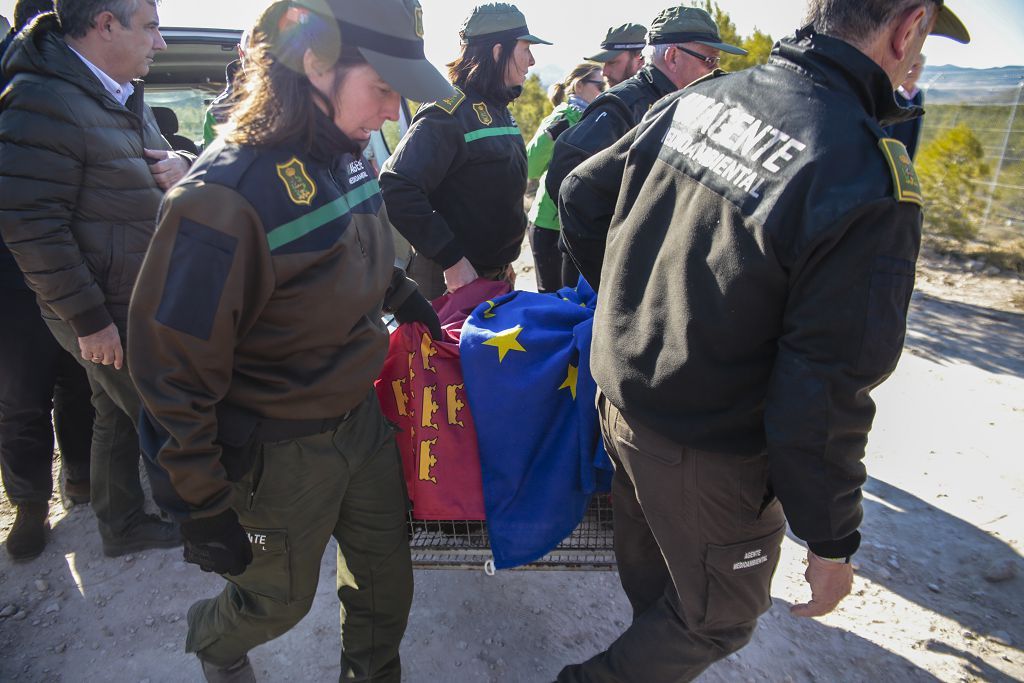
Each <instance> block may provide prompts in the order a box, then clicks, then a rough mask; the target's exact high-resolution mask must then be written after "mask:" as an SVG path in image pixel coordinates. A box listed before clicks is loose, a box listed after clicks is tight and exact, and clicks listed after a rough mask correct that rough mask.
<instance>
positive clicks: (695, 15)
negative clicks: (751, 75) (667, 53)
mask: <svg viewBox="0 0 1024 683" xmlns="http://www.w3.org/2000/svg"><path fill="white" fill-rule="evenodd" d="M647 42H649V43H650V44H651V45H664V44H666V43H672V44H678V43H700V44H701V45H707V46H708V47H713V48H716V49H718V50H721V51H722V52H728V53H729V54H733V55H745V54H747V51H746V50H744V49H743V48H742V47H736V46H735V45H729V44H728V43H723V42H722V37H721V36H720V35H719V34H718V25H717V24H716V23H715V20H714V19H712V18H711V15H710V14H708V13H707V12H705V11H704V10H702V9H699V8H697V7H669V8H668V9H663V10H661V12H659V13H658V16H656V17H654V21H653V22H651V31H650V33H648V34H647Z"/></svg>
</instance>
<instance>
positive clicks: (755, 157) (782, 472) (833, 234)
mask: <svg viewBox="0 0 1024 683" xmlns="http://www.w3.org/2000/svg"><path fill="white" fill-rule="evenodd" d="M809 5H810V11H809V13H808V25H807V26H806V27H805V28H803V29H801V30H800V31H798V32H797V34H796V35H795V36H794V37H792V38H788V39H785V40H783V41H782V42H780V43H779V44H778V45H776V47H775V49H774V50H773V52H772V55H771V59H770V61H769V63H768V64H766V65H764V66H758V67H754V68H752V69H747V70H745V71H742V72H739V73H735V74H729V75H726V76H723V77H721V78H716V79H711V80H708V81H705V82H701V83H698V84H695V85H693V86H692V87H690V88H687V89H685V90H683V91H682V92H680V93H677V94H675V95H672V96H670V97H667V98H665V99H664V100H662V101H661V102H660V103H659V104H657V105H655V107H654V109H653V110H652V111H651V112H650V114H649V115H648V116H646V117H645V118H644V120H643V121H642V122H641V123H640V125H639V126H637V127H636V128H635V129H633V130H632V131H630V132H629V133H628V134H627V135H626V136H625V137H624V138H622V140H620V141H619V142H618V143H616V144H615V145H613V146H612V147H611V148H609V149H608V150H606V151H604V152H602V153H600V154H598V155H596V156H595V157H594V158H592V159H591V160H589V161H587V162H586V163H584V164H582V165H581V166H580V167H579V168H577V169H576V170H575V171H573V173H571V174H570V175H569V177H568V178H566V180H565V182H564V183H563V184H562V194H561V197H560V199H561V207H562V212H561V215H560V218H561V225H562V232H563V235H564V236H565V241H566V243H567V245H568V247H569V249H570V251H571V252H572V255H573V257H574V261H575V262H576V263H577V264H578V265H579V266H580V269H581V271H582V273H583V275H584V276H586V277H587V278H588V280H589V279H591V278H592V277H595V276H596V275H597V274H599V273H601V272H602V271H603V279H604V283H605V284H604V286H603V287H602V288H601V296H600V299H599V302H598V306H597V313H596V316H595V318H594V342H593V347H592V350H591V361H590V362H591V368H592V370H593V373H594V379H595V380H597V385H598V388H599V390H600V397H599V409H600V412H601V427H602V431H603V433H604V443H605V446H606V447H607V448H608V451H609V453H610V454H611V456H612V458H613V460H614V461H615V464H616V471H615V480H614V483H613V485H612V494H613V495H612V500H613V504H614V506H615V553H616V558H617V561H618V568H619V575H620V577H621V579H622V584H623V587H624V589H625V591H626V593H627V595H628V596H629V599H630V602H631V603H632V606H633V612H634V618H633V622H632V625H631V626H630V627H629V628H628V629H627V630H626V632H625V633H624V634H623V635H622V636H621V637H620V638H619V639H618V640H616V641H615V642H614V643H613V644H612V645H611V647H610V648H609V649H608V650H607V651H606V652H604V653H601V654H599V655H597V656H596V657H594V658H593V659H591V660H590V661H588V662H586V663H584V664H582V665H579V666H572V667H567V668H566V669H565V670H563V671H562V673H561V675H560V676H559V679H558V680H559V681H588V682H593V681H623V680H629V681H673V682H677V681H688V680H691V679H693V678H695V677H696V676H697V675H699V674H700V672H701V671H703V670H704V669H705V668H706V667H707V666H708V665H710V664H711V663H712V662H714V661H716V660H718V659H720V658H722V657H725V656H727V655H729V654H730V653H731V652H734V651H735V650H737V649H739V648H741V647H743V645H744V644H746V642H747V641H748V640H749V639H750V637H751V635H752V633H753V631H754V627H755V625H756V624H757V619H758V617H759V616H760V615H761V614H762V613H764V611H765V610H767V609H768V607H769V606H770V605H771V593H770V587H771V578H772V574H773V572H774V570H775V566H776V565H777V563H778V559H779V552H780V545H781V543H782V539H783V537H784V536H785V534H786V522H787V521H788V522H789V528H790V529H792V532H793V534H794V535H796V536H797V537H798V538H800V539H802V540H803V541H804V542H806V543H807V545H808V551H807V562H808V568H807V572H806V574H805V576H806V578H807V581H808V583H809V584H810V588H811V600H810V601H809V602H808V603H806V604H801V605H796V606H794V607H793V608H792V613H793V614H794V615H796V616H802V617H816V616H821V615H824V614H827V613H828V612H830V611H831V610H832V609H834V608H835V607H836V606H837V605H838V604H839V602H840V601H841V600H842V599H843V598H844V597H845V596H846V595H847V594H848V593H849V591H850V588H851V585H852V581H853V570H852V566H851V565H850V556H851V555H853V554H854V553H855V552H856V551H857V548H858V546H859V544H860V532H859V531H858V529H859V527H860V523H861V517H862V510H861V487H862V486H863V485H864V482H865V478H866V473H865V469H864V465H863V463H862V459H863V457H864V449H865V444H866V442H867V435H868V432H869V431H870V429H871V422H872V419H873V417H874V404H873V402H872V400H871V398H870V392H871V390H872V389H873V388H874V387H875V386H877V385H878V384H880V383H881V382H882V381H883V380H884V379H885V378H886V377H887V376H888V375H889V373H891V372H892V371H893V368H894V367H895V365H896V361H897V360H898V358H899V356H900V352H901V350H902V347H903V339H904V332H905V329H906V315H907V307H908V305H909V303H910V295H911V291H912V290H913V286H914V262H915V260H916V258H917V253H918V248H919V246H920V239H921V206H922V203H923V199H922V196H921V189H920V184H919V183H918V181H917V176H916V174H915V172H914V167H913V164H912V162H911V160H910V157H909V155H907V153H906V149H905V148H904V147H903V145H902V144H901V143H900V142H899V141H897V140H893V139H891V138H887V137H886V135H885V133H884V131H883V129H882V125H885V124H888V123H893V122H895V121H897V120H900V119H901V118H905V117H907V116H916V115H920V114H921V113H922V112H921V111H920V110H919V109H918V110H916V111H909V110H905V109H901V108H900V107H898V106H897V104H896V102H895V100H894V98H893V88H894V87H895V84H897V83H899V82H901V81H902V80H903V78H904V76H905V75H906V73H907V68H908V67H909V65H910V63H911V62H912V61H913V59H914V57H915V56H916V55H917V53H918V52H919V51H920V49H921V45H922V44H923V43H924V40H925V38H926V37H927V36H928V34H929V33H936V34H941V35H948V36H950V37H954V38H956V39H957V40H960V41H961V42H967V41H968V40H969V36H968V34H967V31H966V29H965V28H964V27H963V24H961V23H960V21H959V20H958V19H956V17H955V16H954V15H953V14H952V12H950V11H949V10H948V9H946V8H945V7H944V6H943V5H942V3H941V2H939V1H938V0H810V2H809ZM605 245H607V250H606V251H605ZM595 247H600V249H597V248H595ZM599 252H600V253H603V262H602V260H594V259H592V258H591V257H592V256H593V255H594V254H597V253H599ZM776 496H777V498H776ZM779 666H784V664H783V663H780V664H779Z"/></svg>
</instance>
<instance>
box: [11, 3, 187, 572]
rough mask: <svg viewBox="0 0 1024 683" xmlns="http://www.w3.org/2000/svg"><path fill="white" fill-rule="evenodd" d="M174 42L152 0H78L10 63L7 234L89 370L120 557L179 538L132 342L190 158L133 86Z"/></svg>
mask: <svg viewBox="0 0 1024 683" xmlns="http://www.w3.org/2000/svg"><path fill="white" fill-rule="evenodd" d="M126 6H130V7H134V8H135V9H134V12H126V11H125V7H126ZM58 17H59V18H58ZM164 48H166V43H164V41H163V38H162V37H161V36H160V32H159V21H158V17H157V11H156V5H155V3H154V2H152V0H149V1H146V0H144V1H142V2H138V3H134V4H132V3H123V2H117V1H116V0H76V1H75V2H71V1H68V2H58V3H57V13H56V14H45V15H42V16H40V17H38V18H37V19H36V20H35V22H33V23H32V24H31V25H29V26H28V27H26V28H25V30H23V31H22V32H21V33H20V34H18V36H17V37H16V38H15V40H14V42H13V43H12V44H11V47H10V49H9V50H8V51H7V54H6V55H5V56H4V60H3V71H4V73H5V75H6V76H7V77H8V78H9V79H10V84H9V86H8V87H7V89H6V90H5V91H4V92H3V95H2V96H0V232H2V235H3V239H4V241H5V242H6V244H7V246H8V247H9V248H10V250H11V252H13V254H14V257H15V259H16V260H17V263H18V266H19V268H20V269H21V271H22V272H23V273H24V275H25V279H26V281H27V282H28V284H29V286H30V287H31V288H32V290H33V291H34V292H35V293H36V296H37V298H38V301H39V305H40V308H41V309H42V313H43V317H44V318H45V320H46V324H47V325H48V326H49V328H50V331H51V332H52V334H53V336H54V337H55V338H56V339H57V341H58V342H59V343H60V344H61V346H63V347H64V349H65V350H66V351H68V352H69V353H71V354H73V355H74V356H75V357H76V358H78V360H79V362H81V363H82V364H83V365H84V366H85V368H86V372H87V373H88V375H89V382H90V384H91V385H92V389H93V405H94V407H95V409H96V420H95V425H94V430H93V431H94V434H93V444H92V466H91V471H92V477H91V480H92V506H93V509H94V510H95V512H96V516H97V519H98V522H99V528H100V535H101V537H102V540H103V548H104V552H105V553H106V554H107V555H108V556H116V555H122V554H125V553H129V552H135V551H138V550H143V549H147V548H154V547H171V546H174V545H177V544H178V543H180V538H179V536H178V533H177V529H176V528H175V527H174V526H173V525H171V524H168V523H165V522H162V521H160V520H159V519H157V518H155V517H152V516H149V515H146V514H144V513H143V510H142V508H143V500H144V497H143V493H142V487H141V485H140V482H139V476H138V461H139V443H138V436H137V435H136V433H135V421H136V419H137V418H138V415H139V409H140V405H139V398H138V394H137V393H136V391H135V388H134V386H133V384H132V381H131V379H130V378H129V376H128V370H127V368H126V367H125V366H124V351H123V348H124V346H123V342H122V340H123V339H124V336H125V325H126V322H127V315H128V302H129V299H130V297H131V293H132V288H133V287H134V285H135V279H136V276H137V275H138V272H139V266H140V265H141V263H142V258H143V256H144V255H145V253H146V249H147V247H148V246H149V241H150V238H151V237H152V235H153V231H154V228H155V220H156V214H157V209H158V207H159V204H160V200H161V198H162V197H163V193H164V191H165V190H166V189H168V188H169V187H170V186H171V185H173V184H174V183H175V182H177V180H178V179H180V178H181V177H182V176H183V175H184V172H185V171H186V170H187V168H188V165H189V160H188V159H187V158H186V157H185V156H183V155H180V154H177V153H174V152H172V151H170V150H169V149H168V147H169V146H168V144H167V142H166V141H165V140H164V139H163V138H162V137H161V136H160V132H159V130H158V128H157V125H156V121H155V120H154V118H153V114H152V112H151V111H150V110H149V108H148V107H147V106H145V104H144V103H143V97H142V95H143V93H142V84H141V82H134V83H133V82H132V81H133V79H135V78H138V77H141V76H144V75H145V74H146V73H148V71H149V65H150V63H151V62H152V60H153V56H154V54H155V52H156V51H158V50H162V49H164Z"/></svg>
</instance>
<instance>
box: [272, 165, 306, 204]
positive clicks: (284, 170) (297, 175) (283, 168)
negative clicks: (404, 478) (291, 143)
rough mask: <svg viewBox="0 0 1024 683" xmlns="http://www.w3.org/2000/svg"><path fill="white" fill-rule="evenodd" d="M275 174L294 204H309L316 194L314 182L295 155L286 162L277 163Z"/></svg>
mask: <svg viewBox="0 0 1024 683" xmlns="http://www.w3.org/2000/svg"><path fill="white" fill-rule="evenodd" d="M277 175H278V177H280V178H281V181H282V182H283V183H284V186H285V188H286V189H287V190H288V198H289V199H291V200H292V202H293V203H295V204H304V205H305V206H309V205H310V203H312V201H313V197H315V196H316V183H314V182H313V179H312V178H310V177H309V174H308V173H306V167H305V166H304V165H303V163H302V162H301V161H299V160H298V158H296V157H292V158H291V160H289V161H288V162H287V163H284V164H277Z"/></svg>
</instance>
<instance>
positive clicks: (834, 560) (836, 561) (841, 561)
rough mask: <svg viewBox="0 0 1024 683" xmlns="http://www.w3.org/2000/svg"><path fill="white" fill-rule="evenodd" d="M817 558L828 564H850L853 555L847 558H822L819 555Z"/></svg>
mask: <svg viewBox="0 0 1024 683" xmlns="http://www.w3.org/2000/svg"><path fill="white" fill-rule="evenodd" d="M815 556H816V557H817V558H818V559H819V560H825V561H826V562H831V563H832V564H850V558H851V557H852V555H847V556H846V557H822V556H821V555H817V554H816V555H815Z"/></svg>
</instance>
